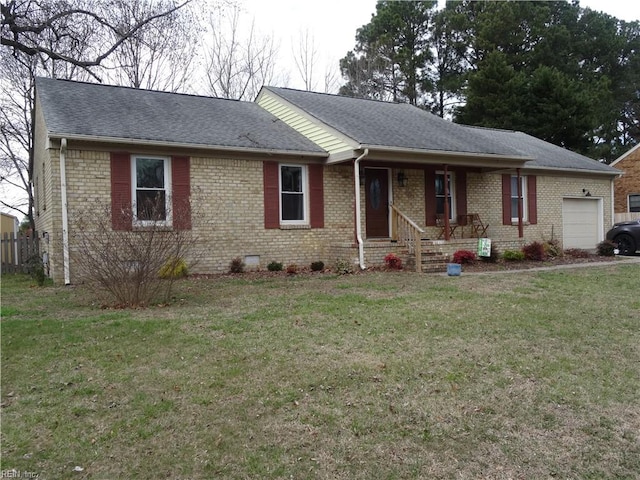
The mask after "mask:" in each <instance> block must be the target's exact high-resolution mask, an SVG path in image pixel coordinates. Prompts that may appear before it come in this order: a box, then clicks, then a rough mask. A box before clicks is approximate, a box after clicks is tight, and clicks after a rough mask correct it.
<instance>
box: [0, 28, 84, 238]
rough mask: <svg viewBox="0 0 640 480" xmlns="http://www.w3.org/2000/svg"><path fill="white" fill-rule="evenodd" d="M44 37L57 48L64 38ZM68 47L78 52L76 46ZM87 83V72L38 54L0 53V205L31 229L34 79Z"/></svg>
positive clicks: (48, 46) (43, 39)
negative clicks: (24, 221)
mask: <svg viewBox="0 0 640 480" xmlns="http://www.w3.org/2000/svg"><path fill="white" fill-rule="evenodd" d="M48 33H49V32H47V34H43V37H42V39H41V41H42V43H43V44H45V45H47V48H50V49H53V48H56V49H60V48H62V47H61V45H60V43H64V42H66V40H67V39H66V38H64V37H63V38H62V39H60V41H58V39H56V38H55V37H54V36H51V35H49V34H48ZM64 48H67V49H68V50H69V51H72V50H73V49H74V48H75V49H76V50H75V53H77V48H79V47H78V46H75V47H74V46H73V45H69V46H66V47H64ZM39 75H40V76H49V77H54V78H74V79H80V80H86V79H88V78H89V73H88V72H87V71H86V69H84V68H81V67H78V66H76V65H73V64H69V63H67V62H64V61H61V60H52V59H51V58H49V57H46V56H40V55H34V56H29V55H22V54H17V55H16V54H14V53H13V52H12V51H11V50H10V49H2V50H0V192H1V193H2V199H1V200H0V205H2V206H4V207H6V208H11V209H13V210H16V211H17V212H19V213H20V214H22V215H23V216H25V217H27V218H28V219H29V222H30V224H31V227H32V228H34V227H35V225H34V219H33V206H34V196H33V190H32V181H33V179H32V178H31V166H32V161H33V160H32V158H31V152H32V147H33V135H32V133H33V132H32V117H31V116H32V112H33V109H34V85H35V77H36V76H39Z"/></svg>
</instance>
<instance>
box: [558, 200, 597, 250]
mask: <svg viewBox="0 0 640 480" xmlns="http://www.w3.org/2000/svg"><path fill="white" fill-rule="evenodd" d="M599 212H600V201H599V200H598V199H588V198H565V199H563V201H562V234H563V246H564V248H583V249H594V248H596V245H597V244H598V242H600V240H601V238H600V235H601V234H600V232H601V231H602V228H600V215H599Z"/></svg>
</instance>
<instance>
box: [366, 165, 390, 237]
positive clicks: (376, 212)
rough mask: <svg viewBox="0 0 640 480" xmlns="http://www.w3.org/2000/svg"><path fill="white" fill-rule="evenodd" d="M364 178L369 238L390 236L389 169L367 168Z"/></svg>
mask: <svg viewBox="0 0 640 480" xmlns="http://www.w3.org/2000/svg"><path fill="white" fill-rule="evenodd" d="M364 178H365V182H364V184H365V197H366V199H367V201H366V209H365V216H366V222H367V227H366V231H367V238H389V171H388V170H386V169H382V168H366V169H365V171H364Z"/></svg>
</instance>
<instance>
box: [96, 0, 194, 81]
mask: <svg viewBox="0 0 640 480" xmlns="http://www.w3.org/2000/svg"><path fill="white" fill-rule="evenodd" d="M174 7H175V3H174V2H173V0H112V9H113V10H112V12H111V13H110V15H112V16H113V17H114V19H113V21H114V22H122V23H124V24H126V25H137V24H139V23H141V22H142V21H143V20H144V19H145V18H150V17H154V16H157V15H158V13H160V12H170V13H167V14H166V15H163V16H160V17H157V18H156V19H155V20H154V21H152V22H148V23H146V24H144V25H143V26H141V27H140V28H139V29H138V30H137V31H136V32H135V33H134V34H133V35H131V36H129V38H127V39H126V40H125V41H124V42H122V44H121V45H120V47H119V48H117V49H116V50H115V51H114V52H113V54H112V55H111V56H110V57H108V58H107V59H106V60H105V61H104V62H103V66H104V67H105V68H106V69H107V70H108V77H109V80H111V81H112V82H113V83H117V84H119V85H128V86H132V87H134V88H148V89H154V90H164V91H171V92H175V91H178V90H182V89H184V88H185V87H186V84H187V81H188V80H189V79H190V77H191V76H192V70H193V67H194V62H195V56H196V52H197V48H198V43H199V37H200V35H199V34H198V33H199V32H198V28H199V27H198V22H197V20H196V15H195V12H193V11H192V10H191V9H189V8H188V7H185V8H181V9H179V10H175V9H174ZM117 35H118V34H112V37H113V41H117Z"/></svg>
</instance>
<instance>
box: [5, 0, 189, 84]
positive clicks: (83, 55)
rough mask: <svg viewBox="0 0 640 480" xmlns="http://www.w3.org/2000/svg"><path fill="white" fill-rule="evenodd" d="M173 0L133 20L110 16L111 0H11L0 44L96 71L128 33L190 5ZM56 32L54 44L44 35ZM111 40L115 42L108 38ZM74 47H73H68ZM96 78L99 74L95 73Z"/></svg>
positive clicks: (51, 34)
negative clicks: (69, 48) (53, 45)
mask: <svg viewBox="0 0 640 480" xmlns="http://www.w3.org/2000/svg"><path fill="white" fill-rule="evenodd" d="M190 1H191V0H184V1H183V2H182V3H172V4H171V5H172V6H171V7H170V8H169V9H167V10H161V11H158V12H157V13H154V14H152V15H150V16H146V17H143V18H141V19H135V20H134V21H133V22H126V21H123V19H121V18H117V17H116V18H112V17H110V16H109V12H110V11H111V4H110V2H102V1H99V0H66V1H64V0H63V1H52V0H31V1H16V0H10V1H9V2H7V3H6V4H2V5H0V14H1V15H2V35H1V36H0V44H1V45H3V46H5V47H10V48H11V49H12V50H13V51H14V52H15V53H18V52H19V53H21V54H23V55H27V56H43V57H48V58H50V59H52V60H62V61H64V62H66V63H70V64H73V65H76V66H79V67H82V68H86V69H88V70H89V71H91V72H92V74H93V75H94V76H96V73H95V72H94V71H93V70H91V67H96V66H98V65H100V64H101V63H102V62H103V61H104V59H105V58H107V57H108V56H109V55H111V54H112V53H113V52H114V51H115V50H116V49H117V48H118V47H120V45H121V44H122V43H123V42H125V41H126V40H127V39H128V38H130V37H132V36H133V35H135V34H136V33H137V32H138V31H139V30H140V29H141V28H143V27H144V26H145V25H147V24H148V23H150V22H153V21H154V20H156V19H159V18H162V17H166V16H168V15H171V14H172V13H173V12H175V11H177V10H179V9H180V8H182V7H184V6H185V5H186V4H188V3H189V2H190ZM51 36H53V37H55V38H56V39H58V40H59V45H58V46H59V47H63V48H52V47H51V45H48V44H47V42H43V38H47V37H51ZM106 39H111V40H112V41H111V42H106V41H105V40H106ZM69 45H72V46H76V47H78V48H73V49H72V50H71V51H69V50H68V49H67V48H64V47H65V46H67V47H68V46H69ZM96 78H97V76H96Z"/></svg>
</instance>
